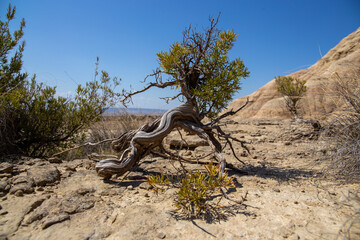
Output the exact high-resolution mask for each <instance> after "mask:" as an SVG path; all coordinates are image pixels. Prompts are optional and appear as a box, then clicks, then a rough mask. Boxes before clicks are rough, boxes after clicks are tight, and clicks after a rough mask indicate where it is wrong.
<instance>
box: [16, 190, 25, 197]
mask: <svg viewBox="0 0 360 240" xmlns="http://www.w3.org/2000/svg"><path fill="white" fill-rule="evenodd" d="M14 195H15V196H17V197H22V196H24V191H23V190H22V189H19V190H16V191H15V192H14Z"/></svg>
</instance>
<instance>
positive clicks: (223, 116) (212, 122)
mask: <svg viewBox="0 0 360 240" xmlns="http://www.w3.org/2000/svg"><path fill="white" fill-rule="evenodd" d="M248 103H249V98H247V99H246V102H245V104H243V105H242V106H241V107H239V108H238V109H237V110H236V111H233V110H232V109H231V110H230V111H228V112H226V113H224V114H222V115H220V116H219V117H217V118H216V119H214V120H213V121H211V122H210V123H207V124H205V126H212V125H214V124H215V123H217V122H218V121H220V120H221V119H223V118H226V117H228V116H232V115H234V114H236V113H238V112H239V111H240V110H241V109H243V108H244V107H246V105H247V104H248Z"/></svg>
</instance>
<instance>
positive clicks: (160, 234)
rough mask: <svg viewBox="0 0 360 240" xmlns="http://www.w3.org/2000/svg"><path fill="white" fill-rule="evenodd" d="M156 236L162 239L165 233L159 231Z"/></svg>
mask: <svg viewBox="0 0 360 240" xmlns="http://www.w3.org/2000/svg"><path fill="white" fill-rule="evenodd" d="M157 237H158V238H160V239H164V238H165V237H166V234H165V233H163V232H160V233H158V235H157Z"/></svg>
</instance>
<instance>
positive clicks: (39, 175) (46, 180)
mask: <svg viewBox="0 0 360 240" xmlns="http://www.w3.org/2000/svg"><path fill="white" fill-rule="evenodd" d="M27 175H28V176H29V177H32V178H33V179H34V182H35V184H36V186H46V185H48V184H51V183H54V182H56V181H59V180H60V172H59V170H58V169H57V168H56V167H54V166H51V165H45V166H37V167H33V168H31V169H29V170H28V172H27Z"/></svg>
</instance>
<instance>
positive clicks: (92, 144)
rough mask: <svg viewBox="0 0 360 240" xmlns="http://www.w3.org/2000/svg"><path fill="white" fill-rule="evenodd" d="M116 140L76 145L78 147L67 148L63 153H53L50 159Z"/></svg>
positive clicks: (110, 139)
mask: <svg viewBox="0 0 360 240" xmlns="http://www.w3.org/2000/svg"><path fill="white" fill-rule="evenodd" d="M116 139H117V138H109V139H105V140H102V141H99V142H97V143H91V142H86V143H84V144H80V145H78V146H76V147H73V148H68V149H66V150H64V151H61V152H58V153H55V154H53V155H52V156H51V157H56V156H59V155H61V154H63V153H66V152H69V151H72V150H75V149H79V148H82V147H87V146H97V145H99V144H103V143H107V142H112V141H114V140H116Z"/></svg>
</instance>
